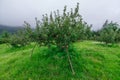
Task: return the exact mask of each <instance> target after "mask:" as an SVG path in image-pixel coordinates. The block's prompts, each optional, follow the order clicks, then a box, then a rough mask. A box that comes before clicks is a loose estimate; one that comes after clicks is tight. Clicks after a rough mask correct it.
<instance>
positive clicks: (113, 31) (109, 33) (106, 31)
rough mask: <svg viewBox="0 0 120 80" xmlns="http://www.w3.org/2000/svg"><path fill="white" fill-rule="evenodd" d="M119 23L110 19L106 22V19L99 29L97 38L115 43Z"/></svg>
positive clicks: (117, 36)
mask: <svg viewBox="0 0 120 80" xmlns="http://www.w3.org/2000/svg"><path fill="white" fill-rule="evenodd" d="M118 34H119V25H118V24H117V23H113V22H112V21H111V22H110V23H108V21H106V22H105V23H104V25H103V27H102V29H101V30H100V31H99V35H100V36H99V40H100V41H103V42H105V43H106V44H108V43H116V42H118V41H119V35H118Z"/></svg>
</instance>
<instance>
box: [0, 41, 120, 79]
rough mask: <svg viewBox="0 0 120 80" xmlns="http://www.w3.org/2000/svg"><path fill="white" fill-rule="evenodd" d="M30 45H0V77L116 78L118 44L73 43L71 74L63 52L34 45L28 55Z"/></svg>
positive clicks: (119, 71)
mask: <svg viewBox="0 0 120 80" xmlns="http://www.w3.org/2000/svg"><path fill="white" fill-rule="evenodd" d="M32 47H33V44H32V45H29V46H26V47H22V48H11V47H8V46H7V45H5V44H1V45H0V80H120V46H119V45H113V46H105V45H102V44H100V43H99V42H94V41H83V42H76V43H74V49H75V50H76V51H75V55H77V56H78V57H79V58H78V59H76V60H77V62H76V61H73V66H74V69H75V72H76V74H75V75H72V73H71V69H70V68H69V64H68V61H67V59H66V58H65V57H63V56H62V55H64V53H62V52H59V51H57V49H56V48H55V47H53V48H51V49H48V48H47V47H36V48H35V50H34V53H33V55H32V57H30V54H31V49H32ZM56 54H57V55H56ZM78 63H79V65H78Z"/></svg>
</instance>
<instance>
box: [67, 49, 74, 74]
mask: <svg viewBox="0 0 120 80" xmlns="http://www.w3.org/2000/svg"><path fill="white" fill-rule="evenodd" d="M66 53H67V58H68V61H69V64H70V68H71V70H72V74H73V75H75V71H74V69H73V64H72V62H71V59H70V55H69V52H68V48H66Z"/></svg>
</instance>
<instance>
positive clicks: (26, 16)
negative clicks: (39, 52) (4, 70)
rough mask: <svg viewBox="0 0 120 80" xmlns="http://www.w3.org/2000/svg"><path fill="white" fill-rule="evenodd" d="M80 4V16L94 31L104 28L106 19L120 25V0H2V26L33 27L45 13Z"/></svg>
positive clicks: (0, 18)
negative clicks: (29, 25) (25, 23)
mask: <svg viewBox="0 0 120 80" xmlns="http://www.w3.org/2000/svg"><path fill="white" fill-rule="evenodd" d="M77 2H79V3H80V14H81V15H82V17H83V20H84V21H86V22H87V23H88V24H93V29H99V28H100V27H102V25H103V23H104V22H105V20H106V19H108V20H109V21H111V20H112V21H114V22H118V23H120V18H119V17H120V16H119V15H120V5H119V4H120V0H0V24H4V25H10V26H22V25H23V23H24V21H27V22H29V23H30V24H31V25H32V26H33V27H34V23H35V17H37V18H38V19H41V18H42V17H41V16H42V15H43V14H45V13H48V14H49V13H50V12H51V11H55V10H57V9H59V10H60V12H62V11H63V8H64V6H65V5H67V8H68V10H70V8H74V7H75V6H76V4H77Z"/></svg>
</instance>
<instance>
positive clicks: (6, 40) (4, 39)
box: [0, 31, 10, 43]
mask: <svg viewBox="0 0 120 80" xmlns="http://www.w3.org/2000/svg"><path fill="white" fill-rule="evenodd" d="M9 37H10V33H9V32H7V31H3V33H2V34H1V38H0V43H9Z"/></svg>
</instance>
